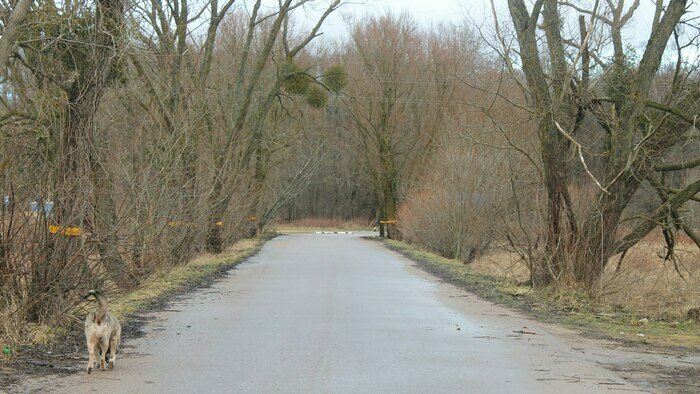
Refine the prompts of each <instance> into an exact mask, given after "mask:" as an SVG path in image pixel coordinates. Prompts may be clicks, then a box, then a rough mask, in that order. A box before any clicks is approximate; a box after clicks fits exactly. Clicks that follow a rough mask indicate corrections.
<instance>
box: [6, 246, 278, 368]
mask: <svg viewBox="0 0 700 394" xmlns="http://www.w3.org/2000/svg"><path fill="white" fill-rule="evenodd" d="M267 239H269V237H268V236H263V237H258V238H253V239H244V240H240V241H238V242H236V243H235V244H233V245H232V246H230V247H229V248H228V249H226V250H225V251H224V252H223V253H221V254H218V255H212V254H201V255H199V256H197V257H196V258H194V259H192V260H191V261H190V262H188V263H187V264H186V265H183V266H178V267H175V268H171V269H170V268H168V269H166V268H164V269H162V270H161V271H158V272H156V273H154V274H153V275H151V276H150V277H149V278H148V279H147V280H145V281H144V283H143V284H142V286H140V287H139V288H138V289H136V290H134V291H132V292H129V293H126V294H121V295H115V294H111V295H110V300H109V302H110V310H111V311H112V313H114V314H115V315H116V316H117V317H118V318H120V319H121V318H124V317H125V316H126V315H129V314H131V313H136V312H139V311H142V310H146V309H147V308H148V307H149V306H150V305H152V303H153V302H154V301H155V300H157V299H159V298H162V297H165V296H168V295H169V294H172V293H173V292H175V291H178V290H180V289H183V288H185V287H187V286H188V285H189V284H192V283H198V281H200V280H202V279H205V278H206V277H208V276H210V275H212V274H214V273H216V272H220V271H221V270H225V269H229V268H231V267H233V266H234V265H236V264H238V263H239V262H241V261H243V260H244V259H246V258H247V257H249V256H251V255H253V254H254V253H256V252H257V251H258V250H259V249H260V247H262V245H263V244H264V242H265V241H266V240H267ZM91 307H92V306H91V305H90V304H89V303H81V304H80V305H78V306H77V307H76V308H74V309H72V310H71V311H70V313H69V314H70V319H69V320H72V321H73V323H74V326H80V324H82V321H83V319H84V316H85V313H87V310H88V309H89V308H91ZM0 318H4V316H3V314H2V311H0ZM11 320H12V319H8V321H7V322H6V321H2V323H3V324H9V323H10V321H11ZM14 323H15V324H19V323H18V322H14ZM17 331H18V332H21V333H22V335H21V337H18V338H15V337H9V336H7V337H0V349H2V348H3V347H4V346H9V347H10V348H16V347H17V346H19V345H22V344H30V345H35V346H36V345H38V346H43V345H47V344H51V343H52V342H54V341H56V340H60V338H61V337H63V336H65V335H66V334H67V333H68V332H69V330H68V328H66V327H65V326H61V325H59V324H29V325H26V324H25V325H24V326H22V327H20V328H18V329H17ZM7 359H9V358H8V357H6V356H3V355H2V354H0V363H2V362H3V361H7Z"/></svg>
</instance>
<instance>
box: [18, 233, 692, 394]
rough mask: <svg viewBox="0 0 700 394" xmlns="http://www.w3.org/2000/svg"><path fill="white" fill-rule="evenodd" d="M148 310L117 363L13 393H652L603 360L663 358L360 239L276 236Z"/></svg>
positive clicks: (38, 382) (39, 382)
mask: <svg viewBox="0 0 700 394" xmlns="http://www.w3.org/2000/svg"><path fill="white" fill-rule="evenodd" d="M148 316H149V319H150V320H151V321H150V322H149V324H148V326H147V329H146V330H147V335H145V336H144V337H142V338H139V339H132V340H129V339H128V338H126V339H125V340H126V343H125V346H124V347H123V348H122V349H121V351H122V354H121V355H120V356H119V358H118V359H117V365H116V367H115V369H114V370H113V371H106V372H102V371H99V370H98V371H95V372H94V373H93V374H92V375H89V376H88V375H86V374H84V372H83V373H80V374H76V375H73V376H67V377H49V378H42V379H38V380H32V381H28V382H25V383H24V384H23V385H22V386H20V387H15V390H16V391H26V392H28V391H42V392H44V391H54V392H71V393H80V392H85V393H90V392H103V393H104V392H107V393H134V392H146V393H151V392H153V393H165V392H168V393H173V392H182V393H194V392H200V393H204V392H231V393H239V392H240V393H275V392H285V393H442V392H444V393H467V392H469V393H475V392H480V393H481V392H483V393H490V392H492V393H564V392H565V393H576V392H581V393H583V392H586V393H590V392H623V391H624V392H635V391H642V392H643V391H648V390H650V388H649V387H647V386H645V385H644V382H643V380H640V381H637V382H635V383H631V382H630V380H629V379H628V380H625V379H623V378H622V377H621V376H618V375H617V374H616V373H615V372H613V371H611V370H609V369H607V368H606V367H605V365H607V364H609V363H610V364H614V363H618V365H619V363H621V362H622V363H639V362H644V361H648V360H649V358H648V357H652V356H649V355H643V354H635V353H626V352H622V351H618V350H610V349H605V348H600V347H598V346H597V345H596V343H595V342H593V341H590V340H586V339H583V338H579V337H577V336H576V335H575V333H572V332H569V331H566V330H562V329H558V328H556V327H551V326H545V325H542V324H539V323H536V322H534V321H532V320H530V319H527V318H525V317H522V316H519V315H518V314H516V313H514V312H511V311H508V310H507V309H504V308H501V307H498V306H495V305H493V304H490V303H488V302H485V301H482V300H479V299H478V298H477V297H475V296H473V295H470V294H468V293H465V292H463V291H461V290H458V289H455V288H453V287H451V286H450V285H447V284H443V283H441V282H439V281H438V280H437V279H435V278H433V277H431V276H430V275H429V274H426V273H424V272H423V271H421V270H419V269H418V268H416V267H415V266H414V264H413V263H412V262H411V261H409V260H407V259H405V258H403V257H401V256H399V255H398V254H396V253H394V252H391V251H389V250H387V249H385V248H384V247H383V246H382V244H381V243H378V242H372V241H368V240H363V239H361V238H359V237H358V236H357V235H339V234H333V235H332V234H321V235H317V234H308V235H286V236H281V237H278V238H276V239H274V240H272V241H270V242H269V243H268V244H267V245H265V247H264V248H263V249H262V251H261V252H260V253H259V254H258V255H257V256H255V257H253V258H251V259H250V260H249V261H248V262H245V263H243V264H241V265H239V266H238V268H237V269H235V270H232V271H231V272H230V273H229V274H228V275H227V276H226V277H225V278H224V279H223V280H221V281H219V282H217V283H216V284H215V285H213V286H212V287H210V288H207V289H202V290H198V291H196V292H194V293H193V294H191V295H190V296H188V297H186V298H184V299H181V300H179V301H176V302H175V303H174V304H173V305H172V306H171V307H170V309H168V310H167V311H161V312H157V313H151V314H149V315H148ZM516 331H524V332H526V333H517V332H516ZM531 333H534V334H531ZM653 357H661V356H658V355H657V356H653ZM686 366H687V365H686ZM81 367H82V366H81ZM652 391H653V390H652Z"/></svg>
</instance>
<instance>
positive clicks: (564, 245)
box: [501, 0, 700, 290]
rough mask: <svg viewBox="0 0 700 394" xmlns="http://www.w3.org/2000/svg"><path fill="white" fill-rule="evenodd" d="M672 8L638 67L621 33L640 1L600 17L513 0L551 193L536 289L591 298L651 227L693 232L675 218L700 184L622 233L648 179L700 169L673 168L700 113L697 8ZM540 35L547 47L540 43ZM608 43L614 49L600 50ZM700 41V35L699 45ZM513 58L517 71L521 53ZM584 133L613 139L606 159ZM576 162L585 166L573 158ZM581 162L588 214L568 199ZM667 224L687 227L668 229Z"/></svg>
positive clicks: (665, 10) (603, 5)
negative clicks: (662, 84)
mask: <svg viewBox="0 0 700 394" xmlns="http://www.w3.org/2000/svg"><path fill="white" fill-rule="evenodd" d="M664 3H665V2H663V1H658V2H657V7H656V14H655V17H654V20H653V22H652V26H651V34H650V36H649V39H648V41H647V43H646V47H645V48H644V51H643V54H642V56H641V58H639V59H638V60H637V58H636V57H635V56H633V55H632V54H631V53H630V51H629V49H628V48H626V47H625V45H624V41H623V29H624V27H625V26H626V25H627V24H628V23H629V21H630V20H631V19H632V17H633V15H634V13H635V11H636V10H637V7H638V5H639V1H634V2H633V4H631V5H630V6H629V7H625V3H624V2H623V1H604V2H603V1H595V2H594V4H593V5H592V7H590V8H587V7H586V6H585V5H583V4H579V3H574V2H559V1H557V0H538V1H536V2H535V3H534V5H533V6H532V7H531V8H528V7H527V6H526V4H525V2H524V1H523V0H509V1H508V8H509V11H510V16H511V19H512V21H513V26H514V28H515V33H516V37H517V42H518V46H519V52H518V56H519V59H520V67H521V69H522V74H523V76H524V78H525V82H526V83H525V84H524V87H525V88H526V90H525V93H526V95H527V97H528V98H529V105H530V107H531V108H532V111H533V113H534V116H535V122H536V123H537V128H538V136H539V142H540V151H541V158H542V165H543V176H544V186H545V188H546V190H547V196H548V198H547V201H548V202H547V231H546V247H545V250H544V255H543V257H542V259H541V261H540V263H539V264H538V265H537V266H536V267H534V268H535V272H534V273H533V282H534V284H535V285H539V286H541V285H546V284H549V283H552V282H555V281H557V280H572V281H574V282H576V283H579V284H581V285H583V286H585V287H586V288H588V289H590V290H593V289H594V288H595V286H596V284H597V283H598V279H599V278H600V276H601V274H602V272H603V269H604V268H605V266H606V265H607V263H608V260H609V258H610V257H612V256H613V255H615V254H619V253H622V254H623V255H624V253H625V252H626V251H627V250H628V249H629V248H630V247H631V246H633V245H634V244H636V243H637V242H638V241H639V240H640V239H641V238H642V237H644V236H645V235H646V234H647V233H649V232H650V231H651V230H652V229H654V228H656V227H658V226H659V225H662V226H667V225H664V223H676V224H677V225H678V226H679V228H682V229H683V230H684V231H687V232H689V233H692V232H691V231H690V228H689V227H688V226H683V223H682V218H681V217H680V216H679V215H677V211H678V209H679V208H680V207H681V206H682V205H683V204H684V203H685V202H687V201H688V200H689V199H691V198H692V197H693V196H694V195H695V194H696V193H698V192H699V191H700V180H693V181H691V182H689V183H688V184H687V185H686V186H685V187H684V188H683V189H682V190H680V191H678V193H675V194H674V195H673V196H672V197H670V196H668V197H669V198H667V199H664V200H663V201H662V203H661V204H660V205H659V206H658V208H656V209H653V210H651V211H650V212H646V213H644V214H643V215H642V217H641V218H639V219H638V220H636V224H635V225H634V226H632V227H626V226H622V224H623V222H625V221H626V220H627V219H626V218H625V217H624V215H623V214H624V212H625V209H626V208H627V207H628V205H629V203H630V201H631V200H632V198H633V197H634V196H635V193H636V192H638V190H639V189H640V187H641V186H642V185H643V184H644V183H645V182H647V181H649V180H653V179H655V178H656V177H657V176H658V175H657V174H658V173H659V172H667V171H674V170H682V169H687V168H691V167H694V166H696V165H698V164H700V161H698V160H697V158H693V160H690V161H685V162H682V163H672V164H663V163H664V160H665V159H666V158H667V157H668V155H669V153H670V151H671V149H672V148H674V147H675V146H678V145H680V144H682V143H683V142H685V141H688V138H689V136H690V135H691V132H692V130H694V127H695V120H694V119H695V117H696V115H695V114H696V113H697V110H698V101H697V100H696V99H695V97H696V95H697V87H698V84H697V76H696V74H695V68H694V66H692V65H691V66H690V67H688V66H687V65H686V64H685V62H684V56H685V54H684V51H683V48H684V47H685V46H684V45H683V44H682V43H681V42H680V38H679V37H680V34H681V29H682V28H683V24H684V22H683V20H682V17H683V15H684V13H685V12H686V6H687V1H685V0H671V1H669V2H668V3H667V4H664ZM564 8H567V9H568V11H573V12H576V13H578V14H579V15H580V18H579V20H580V23H579V30H578V31H577V32H572V33H571V34H569V35H567V32H566V31H565V30H564V25H565V23H564V21H563V20H562V16H561V14H562V9H564ZM540 32H541V33H542V36H543V38H544V40H545V41H544V42H546V45H540V43H541V41H540V35H539V34H540ZM598 33H601V34H598ZM600 37H602V38H603V39H604V38H605V37H611V40H609V41H608V40H603V41H598V42H596V39H598V38H600ZM671 38H675V39H674V41H675V44H676V50H677V54H676V56H677V62H676V67H675V71H674V76H673V80H672V81H671V88H670V89H669V90H668V91H667V93H666V94H665V95H663V96H659V95H656V94H654V90H655V84H656V82H657V81H658V79H659V69H660V67H661V66H662V62H663V59H664V53H666V49H667V47H668V43H669V40H670V39H671ZM696 38H697V36H696V34H695V33H692V35H691V37H690V39H689V41H690V42H694V41H695V40H696ZM501 39H502V42H505V39H504V38H503V37H501ZM608 42H611V45H610V46H612V48H610V46H609V45H606V43H608ZM608 48H610V53H611V54H612V57H611V58H610V59H609V60H608V59H607V56H606V55H605V53H606V52H605V51H606V50H608ZM504 55H505V57H504V58H505V61H506V62H507V63H508V64H512V63H510V62H511V60H512V57H511V54H508V53H505V52H504ZM511 69H512V70H515V68H511ZM516 73H517V72H516ZM657 100H659V101H657ZM586 133H598V137H599V138H600V139H601V140H602V141H603V143H602V144H600V148H599V151H596V150H595V147H593V146H585V145H584V144H582V143H581V142H580V141H581V138H583V136H585V134H586ZM572 151H573V152H572ZM572 153H573V155H574V157H576V158H577V160H578V162H579V163H572V162H570V161H569V160H568V157H571V155H572ZM592 162H599V164H598V165H597V166H595V167H594V166H591V165H589V163H592ZM574 165H576V166H579V167H580V168H581V169H582V170H581V172H582V173H584V174H586V177H587V178H588V179H589V180H590V181H591V182H593V184H595V185H596V188H597V193H595V194H596V195H595V197H594V198H593V199H592V201H593V202H592V203H591V204H590V206H589V208H588V209H587V210H585V211H584V212H583V213H582V214H580V215H578V216H577V214H576V213H575V212H574V208H573V203H572V196H571V195H570V191H569V187H570V185H571V182H572V180H573V179H574V173H573V171H572V168H573V166H574ZM658 186H659V187H660V188H661V189H664V188H665V187H664V186H663V185H662V184H659V185H658ZM669 215H671V216H675V218H676V219H678V220H675V219H673V220H671V221H666V218H667V217H669ZM699 246H700V245H699ZM670 247H671V245H669V248H670Z"/></svg>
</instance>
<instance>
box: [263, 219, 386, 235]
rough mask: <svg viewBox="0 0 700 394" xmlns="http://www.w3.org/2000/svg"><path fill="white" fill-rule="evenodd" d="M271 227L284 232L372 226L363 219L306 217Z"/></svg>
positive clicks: (367, 227)
mask: <svg viewBox="0 0 700 394" xmlns="http://www.w3.org/2000/svg"><path fill="white" fill-rule="evenodd" d="M270 227H271V229H272V230H274V231H278V232H284V233H297V232H309V231H317V230H344V231H348V230H369V229H371V228H372V226H371V225H370V224H369V223H367V221H366V220H363V219H350V220H343V219H332V218H306V219H299V220H292V221H289V222H286V221H285V222H282V221H280V222H276V223H273V224H271V225H270Z"/></svg>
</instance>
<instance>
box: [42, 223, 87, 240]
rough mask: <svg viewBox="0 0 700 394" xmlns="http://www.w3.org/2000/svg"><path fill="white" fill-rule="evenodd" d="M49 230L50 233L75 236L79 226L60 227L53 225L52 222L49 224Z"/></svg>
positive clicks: (78, 231) (78, 233) (77, 233)
mask: <svg viewBox="0 0 700 394" xmlns="http://www.w3.org/2000/svg"><path fill="white" fill-rule="evenodd" d="M49 232H50V233H51V234H61V235H65V236H67V237H77V236H78V235H80V233H81V231H80V227H61V226H54V225H53V224H50V225H49Z"/></svg>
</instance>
